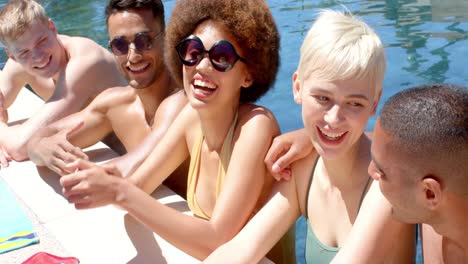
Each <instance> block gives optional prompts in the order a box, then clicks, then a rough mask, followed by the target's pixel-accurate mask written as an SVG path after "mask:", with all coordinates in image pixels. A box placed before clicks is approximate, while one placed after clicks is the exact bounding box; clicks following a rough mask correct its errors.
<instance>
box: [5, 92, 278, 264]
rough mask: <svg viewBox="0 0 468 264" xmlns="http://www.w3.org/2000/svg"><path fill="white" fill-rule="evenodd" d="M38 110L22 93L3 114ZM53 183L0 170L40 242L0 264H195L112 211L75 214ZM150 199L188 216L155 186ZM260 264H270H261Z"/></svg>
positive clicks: (22, 167)
mask: <svg viewBox="0 0 468 264" xmlns="http://www.w3.org/2000/svg"><path fill="white" fill-rule="evenodd" d="M42 104H43V103H42V101H41V100H40V99H39V98H38V97H36V96H35V95H34V94H32V93H31V92H29V91H28V90H26V89H23V90H22V91H21V92H20V94H19V97H18V98H17V100H16V101H15V103H14V105H13V106H12V107H11V108H10V109H9V115H10V120H12V122H14V121H15V120H21V119H24V118H26V117H28V116H31V115H32V114H33V113H34V111H36V109H38V108H39V107H40V106H41V105H42ZM25 105H26V106H28V107H24V106H25ZM86 152H87V154H88V155H89V157H90V159H91V160H92V161H95V162H98V163H99V162H104V161H107V160H110V159H112V158H114V157H116V156H117V154H116V153H114V152H113V151H112V150H111V149H109V148H108V147H107V146H106V145H104V144H103V143H98V144H96V145H94V146H92V147H90V148H88V149H86ZM58 179H59V177H58V175H57V174H55V173H53V172H52V171H50V170H48V169H46V168H44V167H37V166H35V165H34V163H32V162H31V161H24V162H12V163H11V164H10V166H9V167H8V168H5V169H1V170H0V180H2V181H4V182H5V183H6V184H7V186H8V187H9V189H10V190H11V191H12V192H13V193H14V194H15V196H16V198H17V199H18V201H19V204H20V205H21V207H22V208H23V209H24V211H25V212H26V215H27V216H28V217H29V219H30V220H31V222H32V223H33V225H34V227H35V231H36V232H37V233H38V236H39V238H40V243H39V244H36V245H32V246H27V247H24V248H21V249H18V250H14V251H10V252H8V253H4V254H0V263H2V264H6V263H21V262H23V261H24V260H26V259H27V258H28V257H30V256H31V255H33V254H34V253H36V252H40V251H45V252H48V253H51V254H54V255H58V256H62V257H65V256H73V257H76V258H78V259H79V260H80V263H82V264H88V263H93V264H94V263H135V264H136V263H187V264H189V263H199V261H198V260H196V259H194V258H192V257H191V256H189V255H187V254H185V253H184V252H182V251H180V250H179V249H177V248H176V247H174V246H172V245H171V244H169V243H168V242H167V241H165V240H164V239H162V238H161V237H159V236H158V235H157V234H155V233H154V232H152V231H151V230H149V229H147V228H146V227H145V226H143V225H142V224H140V223H139V222H137V221H136V220H134V219H133V218H132V217H131V216H129V215H128V214H127V213H126V212H125V211H123V210H121V209H118V208H117V207H114V206H106V207H102V208H97V209H89V210H76V209H75V208H74V206H73V205H71V204H69V203H68V202H67V200H66V199H65V198H64V197H63V196H62V194H61V187H60V185H59V182H58ZM153 197H154V198H155V199H158V200H159V201H160V202H162V203H163V204H166V205H168V206H170V207H172V208H174V209H176V210H178V211H180V212H184V213H186V214H190V210H189V208H188V207H187V203H186V201H185V200H184V199H183V198H182V197H180V196H178V195H177V194H175V193H174V192H173V191H172V190H170V189H168V188H167V187H165V186H160V187H159V188H158V189H157V190H156V191H155V192H154V193H153ZM0 213H1V208H0ZM2 228H3V227H2ZM262 263H272V262H271V261H268V260H266V259H264V260H263V261H262Z"/></svg>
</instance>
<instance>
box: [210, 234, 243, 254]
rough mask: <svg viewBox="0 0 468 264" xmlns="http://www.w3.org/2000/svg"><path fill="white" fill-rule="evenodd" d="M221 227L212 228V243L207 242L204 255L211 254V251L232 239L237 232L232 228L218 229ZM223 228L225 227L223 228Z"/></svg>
mask: <svg viewBox="0 0 468 264" xmlns="http://www.w3.org/2000/svg"><path fill="white" fill-rule="evenodd" d="M220 229H221V228H218V229H217V228H213V231H212V232H213V238H214V239H213V240H212V243H209V244H208V245H207V250H206V252H207V255H206V256H205V257H208V255H209V254H211V253H212V252H213V251H215V250H216V249H218V248H219V247H221V246H223V245H224V244H226V243H228V242H229V241H231V239H233V238H234V237H235V236H236V234H237V232H236V231H234V230H220ZM224 229H225V228H224Z"/></svg>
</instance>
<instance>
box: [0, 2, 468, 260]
mask: <svg viewBox="0 0 468 264" xmlns="http://www.w3.org/2000/svg"><path fill="white" fill-rule="evenodd" d="M6 2H7V1H5V0H0V6H3V5H4V4H5V3H6ZM163 2H164V5H165V9H166V20H167V17H169V15H170V11H171V10H172V8H173V6H174V3H175V1H174V0H166V1H163ZM42 3H43V5H44V6H45V8H46V10H47V12H48V15H49V16H50V17H51V18H52V19H53V20H54V21H55V23H56V26H57V28H58V31H59V32H61V33H63V34H68V35H81V36H86V37H89V38H91V39H94V40H95V41H97V42H98V43H100V44H101V45H103V46H107V41H108V38H107V31H106V25H105V17H104V7H105V5H106V3H107V1H103V0H48V1H42ZM267 3H268V5H269V6H270V7H271V9H272V12H273V14H274V17H275V19H276V22H277V26H278V28H279V30H280V33H281V67H280V70H279V74H278V77H277V81H276V83H275V85H274V88H273V89H272V90H271V91H270V92H269V93H268V94H267V95H266V96H264V97H263V98H262V99H260V101H259V102H258V103H259V104H262V105H265V106H267V107H268V108H270V109H271V110H272V111H273V112H274V114H275V115H276V117H277V119H278V121H279V123H280V126H281V129H282V131H283V132H286V131H291V130H295V129H298V128H301V127H302V120H301V111H300V106H298V105H296V104H295V103H294V101H293V98H292V88H291V76H292V73H293V72H294V71H295V70H296V66H297V63H298V60H299V47H300V45H301V43H302V40H303V38H304V35H305V33H306V32H307V30H308V29H309V27H310V25H311V23H312V22H313V21H314V19H315V17H316V15H317V10H318V9H320V8H332V9H340V10H343V8H344V7H343V6H346V8H347V9H348V10H350V11H351V12H352V13H354V14H356V15H359V16H361V17H362V18H363V20H364V21H365V22H367V23H368V24H369V25H371V26H372V27H373V28H374V29H375V30H376V32H377V34H378V35H379V36H380V37H381V39H382V41H383V43H384V45H385V47H386V55H387V71H386V75H385V81H384V90H383V94H382V101H385V100H386V99H387V98H388V97H390V96H391V95H393V94H395V93H396V92H398V91H401V90H403V89H406V88H408V87H411V86H414V85H419V84H423V83H432V82H449V83H454V84H460V85H464V86H468V69H467V67H466V60H467V58H468V48H466V47H467V46H468V22H467V21H468V1H466V0H413V1H410V0H387V1H384V0H367V1H366V0H360V1H358V0H356V1H333V0H323V1H313V0H291V1H286V0H267ZM5 61H6V55H5V52H4V50H3V49H2V48H0V68H3V65H4V62H5ZM463 61H465V62H463ZM380 105H382V103H381V104H380ZM379 109H380V108H379ZM374 123H375V118H371V119H370V120H369V122H368V125H367V129H368V130H372V128H373V126H374ZM297 227H298V239H297V241H298V243H297V244H298V247H297V254H298V256H299V258H298V263H305V261H304V259H303V258H302V256H303V255H304V254H303V251H304V245H303V240H304V237H305V222H304V220H303V219H300V220H299V221H298V222H297ZM420 262H421V260H420V256H419V255H418V260H417V263H420Z"/></svg>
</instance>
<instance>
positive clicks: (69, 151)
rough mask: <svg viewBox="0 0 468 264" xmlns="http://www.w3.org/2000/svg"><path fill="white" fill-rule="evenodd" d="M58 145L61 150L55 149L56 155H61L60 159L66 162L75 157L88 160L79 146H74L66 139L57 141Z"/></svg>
mask: <svg viewBox="0 0 468 264" xmlns="http://www.w3.org/2000/svg"><path fill="white" fill-rule="evenodd" d="M58 145H59V146H60V148H61V151H60V150H58V151H57V153H56V154H57V156H59V157H61V159H62V160H64V161H67V162H72V161H74V160H76V159H84V160H88V159H89V158H88V155H86V154H85V153H84V152H83V151H82V150H81V148H79V147H75V146H74V145H72V144H71V143H70V142H68V141H64V142H59V143H58Z"/></svg>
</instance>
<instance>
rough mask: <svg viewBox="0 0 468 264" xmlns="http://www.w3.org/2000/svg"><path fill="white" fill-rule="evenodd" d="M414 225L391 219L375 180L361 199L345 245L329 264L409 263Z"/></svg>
mask: <svg viewBox="0 0 468 264" xmlns="http://www.w3.org/2000/svg"><path fill="white" fill-rule="evenodd" d="M415 234H416V233H415V225H410V224H405V223H402V222H400V221H398V220H395V219H394V218H393V217H392V207H391V204H390V203H389V202H388V201H387V200H386V199H385V197H384V196H383V194H382V193H381V191H380V188H379V186H378V182H377V181H374V182H373V183H372V185H371V187H370V189H369V191H368V193H367V195H366V198H365V199H364V201H363V203H362V205H361V208H360V210H359V214H358V216H357V218H356V221H355V222H354V224H353V227H352V229H351V232H350V234H349V235H348V238H347V241H349V242H347V243H345V245H344V246H343V247H342V248H341V249H340V251H339V252H338V254H337V255H336V257H335V258H334V259H333V261H332V263H384V262H385V263H412V262H413V260H414V256H415V242H416V240H415V239H416V235H415Z"/></svg>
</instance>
